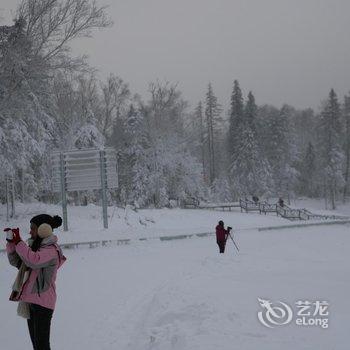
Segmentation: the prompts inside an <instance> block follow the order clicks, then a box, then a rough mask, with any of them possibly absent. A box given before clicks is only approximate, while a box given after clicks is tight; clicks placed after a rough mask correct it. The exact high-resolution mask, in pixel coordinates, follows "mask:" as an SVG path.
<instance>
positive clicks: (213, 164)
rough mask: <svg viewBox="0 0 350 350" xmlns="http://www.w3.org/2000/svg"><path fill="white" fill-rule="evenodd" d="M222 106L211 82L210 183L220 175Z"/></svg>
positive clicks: (207, 104) (208, 122) (208, 113)
mask: <svg viewBox="0 0 350 350" xmlns="http://www.w3.org/2000/svg"><path fill="white" fill-rule="evenodd" d="M221 112H222V108H221V106H220V104H219V103H218V99H217V97H216V96H215V94H214V92H213V88H212V86H211V84H209V85H208V91H207V94H206V100H205V121H206V130H207V132H206V142H207V145H208V154H209V183H210V184H212V183H213V182H214V180H215V178H216V176H217V175H218V163H219V162H220V159H218V157H217V155H218V152H217V143H218V142H219V140H218V139H219V136H218V131H219V130H220V126H221V125H220V124H221V123H222V119H221Z"/></svg>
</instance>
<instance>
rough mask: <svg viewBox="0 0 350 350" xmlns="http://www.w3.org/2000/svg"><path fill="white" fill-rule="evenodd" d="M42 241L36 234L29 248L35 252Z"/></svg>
mask: <svg viewBox="0 0 350 350" xmlns="http://www.w3.org/2000/svg"><path fill="white" fill-rule="evenodd" d="M42 241H43V239H42V238H40V237H39V236H37V237H36V238H35V240H34V242H33V244H32V245H31V247H30V249H31V250H32V251H33V252H37V251H38V250H39V248H40V246H41V242H42Z"/></svg>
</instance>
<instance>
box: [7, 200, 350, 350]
mask: <svg viewBox="0 0 350 350" xmlns="http://www.w3.org/2000/svg"><path fill="white" fill-rule="evenodd" d="M292 204H293V203H292ZM304 204H305V203H304ZM307 204H308V205H300V207H307V208H308V209H313V207H312V206H311V204H312V203H310V202H307ZM316 204H318V203H316ZM314 208H315V209H317V207H316V206H315V207H314ZM17 209H18V218H17V220H16V221H13V222H11V223H10V225H9V226H19V227H20V228H21V229H22V232H26V229H27V228H28V222H29V219H30V218H31V217H32V216H33V215H35V214H37V213H40V212H49V213H51V214H57V213H60V211H59V207H55V206H49V207H47V206H43V205H41V204H32V205H30V206H23V207H21V206H19V207H18V208H17ZM320 209H321V207H320ZM332 213H333V212H332ZM339 213H341V214H346V213H347V207H344V208H343V210H342V211H339ZM112 214H113V208H110V219H109V220H110V228H109V229H108V230H103V229H102V228H101V226H102V223H101V220H100V219H101V213H100V208H99V207H95V206H89V207H85V208H84V207H81V208H79V207H70V208H69V221H70V228H71V229H70V231H69V232H68V233H64V232H63V231H59V232H58V236H59V238H60V240H61V241H65V242H68V241H79V240H89V239H102V238H122V237H128V238H130V237H156V236H159V235H173V234H184V233H187V234H189V233H196V232H210V231H213V227H214V225H215V224H216V222H217V221H218V219H223V220H224V221H225V223H226V224H230V225H232V226H233V227H234V228H236V233H235V237H236V240H237V243H238V244H239V247H240V252H239V253H238V252H237V251H235V249H234V246H233V244H232V242H231V241H229V242H228V246H227V251H226V253H225V255H219V254H218V251H217V250H218V249H217V246H216V243H215V238H214V236H210V237H205V238H191V239H184V240H177V241H168V242H160V241H159V240H149V241H137V240H135V241H133V242H132V244H130V245H125V246H111V247H104V248H96V249H87V248H81V249H76V250H66V251H65V255H66V256H67V258H68V261H67V263H66V264H65V265H64V266H63V268H62V269H61V271H60V273H59V277H58V281H57V291H58V303H57V309H56V311H55V314H54V320H53V328H52V348H53V349H65V350H70V349H72V350H73V349H74V350H75V349H87V350H90V349H91V350H92V349H93V350H96V349H101V350H102V349H105V350H114V349H118V350H119V349H121V350H124V349H125V350H146V349H150V350H156V349H161V350H167V349H169V350H170V349H179V350H195V349H201V350H206V349H207V350H214V349H215V350H226V349H227V350H232V349H244V350H250V349H251V350H255V349H257V350H261V349H263V350H264V349H266V350H274V349H276V350H281V349H283V350H294V349H298V350H300V349H305V350H306V349H310V350H314V349H321V350H322V349H325V350H329V349H336V350H341V349H344V350H345V349H348V346H349V345H348V329H349V327H348V315H349V312H350V300H349V297H348V295H349V290H350V281H349V278H348V276H349V275H350V256H349V254H348V246H349V245H350V226H349V225H333V226H318V227H303V228H292V229H288V230H273V231H262V232H259V231H258V230H256V229H249V228H252V227H262V226H271V225H272V226H276V225H277V226H278V225H281V224H283V225H285V224H288V223H289V222H288V221H286V220H283V219H281V218H277V217H275V216H273V215H268V216H265V215H259V214H245V213H242V214H241V213H240V212H239V211H235V212H216V211H211V210H180V209H172V210H170V209H163V210H143V211H139V212H137V213H135V212H133V211H132V210H127V211H124V210H122V209H116V211H115V212H114V214H113V217H112ZM1 224H2V226H7V223H6V222H5V221H4V220H3V216H2V217H1ZM15 274H16V271H15V270H14V269H13V268H12V267H11V266H9V264H8V262H7V259H6V255H5V254H0V280H1V284H0V324H1V328H0V329H1V331H0V348H1V349H4V350H12V349H13V350H16V349H18V350H22V349H29V348H30V342H29V336H28V334H27V329H26V323H25V321H24V320H23V319H21V318H19V317H18V316H16V305H15V304H14V303H12V302H9V301H8V295H9V291H10V288H11V285H12V282H13V279H14V278H15ZM258 298H261V299H266V300H270V301H271V302H273V303H277V302H279V301H284V302H285V303H287V304H288V305H290V307H291V308H292V309H293V311H294V313H295V312H296V311H298V310H297V309H296V304H295V302H297V301H298V300H303V301H306V300H308V301H311V302H316V301H324V300H325V301H328V302H329V303H330V307H329V313H330V314H329V328H327V329H322V328H321V327H319V326H308V327H307V326H297V325H296V324H295V322H294V321H295V320H294V319H293V321H292V322H291V323H290V324H288V325H284V326H278V327H276V328H274V329H269V328H267V327H265V326H263V325H262V324H261V323H260V322H259V321H258V317H257V314H258V312H259V311H262V310H263V309H262V307H261V306H260V305H259V302H258ZM275 305H276V306H278V305H279V304H275Z"/></svg>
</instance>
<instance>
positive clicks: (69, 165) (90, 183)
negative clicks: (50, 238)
mask: <svg viewBox="0 0 350 350" xmlns="http://www.w3.org/2000/svg"><path fill="white" fill-rule="evenodd" d="M53 159H54V166H53V169H54V172H53V191H54V192H60V193H61V199H62V210H63V223H64V230H65V231H67V230H68V219H67V198H66V192H72V191H77V192H78V193H79V191H84V190H101V199H102V216H103V227H104V228H108V215H107V193H106V192H107V189H111V188H116V187H118V175H117V158H116V154H115V150H114V149H112V148H106V149H103V150H97V149H83V150H74V151H68V152H64V153H62V152H61V153H55V154H54V157H53Z"/></svg>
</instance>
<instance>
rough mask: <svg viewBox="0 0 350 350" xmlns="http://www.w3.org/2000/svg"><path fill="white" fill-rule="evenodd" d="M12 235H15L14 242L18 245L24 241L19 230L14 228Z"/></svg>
mask: <svg viewBox="0 0 350 350" xmlns="http://www.w3.org/2000/svg"><path fill="white" fill-rule="evenodd" d="M12 233H13V240H12V242H13V243H15V244H16V245H17V244H18V243H19V242H20V241H21V240H22V238H21V236H20V234H19V228H18V227H17V228H13V229H12Z"/></svg>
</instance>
